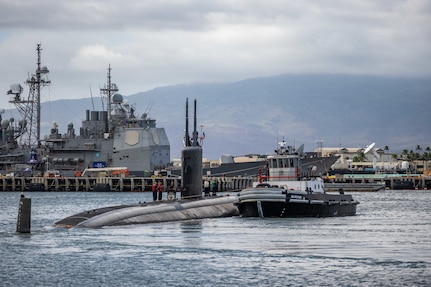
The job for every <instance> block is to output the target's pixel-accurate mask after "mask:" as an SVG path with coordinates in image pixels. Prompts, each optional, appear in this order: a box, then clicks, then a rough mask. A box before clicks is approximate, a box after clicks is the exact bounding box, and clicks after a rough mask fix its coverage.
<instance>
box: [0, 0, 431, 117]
mask: <svg viewBox="0 0 431 287" xmlns="http://www.w3.org/2000/svg"><path fill="white" fill-rule="evenodd" d="M38 43H41V44H42V48H43V51H42V64H43V65H44V66H47V67H48V69H49V70H50V75H49V77H50V80H51V81H52V84H51V86H50V88H49V89H45V90H44V91H43V93H42V101H49V100H57V99H64V98H68V99H70V98H84V97H90V87H91V91H92V93H93V95H95V94H96V95H99V92H98V89H99V86H100V85H102V84H103V83H105V80H106V73H107V67H108V64H111V66H112V68H113V71H112V76H113V81H114V82H115V83H116V84H117V85H118V86H119V88H120V92H121V93H122V94H123V95H130V94H134V93H138V92H141V91H146V90H149V89H152V88H154V87H157V86H161V85H170V84H178V83H190V82H214V81H215V82H219V81H236V80H242V79H245V78H250V77H260V76H270V75H276V74H283V73H354V74H374V75H390V76H421V77H423V76H425V77H430V76H431V1H429V0H405V1H400V0H378V1H376V0H357V1H348V0H319V1H315V0H309V1H307V0H297V1H293V0H279V1H277V0H265V1H262V0H222V1H215V0H214V1H209V0H208V1H203V0H195V1H193V0H177V1H174V0H165V1H154V0H151V1H147V0H122V1H112V0H111V1H108V0H85V1H82V0H68V1H63V0H38V1H33V0H13V1H11V0H0V63H1V65H0V74H1V77H0V87H1V89H0V92H1V91H2V93H3V95H4V96H3V97H1V98H0V99H1V101H0V104H1V105H0V108H6V109H8V108H12V107H13V106H12V105H11V104H9V103H8V100H9V96H7V95H6V92H7V90H9V86H10V84H13V83H21V84H22V85H23V83H24V82H25V80H26V79H27V76H28V74H29V73H34V71H35V68H36V59H37V58H36V45H37V44H38ZM24 88H25V94H28V87H27V86H24Z"/></svg>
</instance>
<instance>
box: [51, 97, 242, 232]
mask: <svg viewBox="0 0 431 287" xmlns="http://www.w3.org/2000/svg"><path fill="white" fill-rule="evenodd" d="M188 113H189V112H188V98H186V115H185V119H186V121H185V137H184V148H183V150H182V151H181V162H182V164H181V179H182V192H181V197H180V198H179V199H171V200H163V201H153V202H144V203H139V204H130V205H119V206H110V207H101V208H96V209H92V210H88V211H84V212H81V213H78V214H75V215H72V216H69V217H66V218H64V219H61V220H59V221H57V222H55V223H54V224H53V227H57V228H103V227H110V226H122V225H132V224H146V223H162V222H171V221H172V222H173V221H182V220H192V219H206V218H221V217H232V216H237V215H239V210H238V208H237V207H236V206H235V205H234V203H235V201H236V197H235V196H213V197H202V147H201V146H200V145H199V143H198V132H197V124H196V122H197V117H196V99H195V100H194V127H193V133H192V136H191V137H190V135H189V116H188Z"/></svg>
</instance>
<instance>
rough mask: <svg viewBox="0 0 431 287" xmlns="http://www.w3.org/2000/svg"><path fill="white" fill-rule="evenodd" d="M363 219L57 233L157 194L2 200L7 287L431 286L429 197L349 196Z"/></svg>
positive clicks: (1, 196)
mask: <svg viewBox="0 0 431 287" xmlns="http://www.w3.org/2000/svg"><path fill="white" fill-rule="evenodd" d="M352 194H353V195H354V198H355V199H358V200H359V201H360V205H358V210H357V215H356V216H352V217H336V218H288V219H260V218H240V217H232V218H217V219H205V220H193V221H185V222H171V223H163V224H147V225H134V226H125V227H110V228H102V229H79V228H77V229H58V228H53V227H52V224H53V223H54V222H55V221H58V220H60V219H62V218H64V217H67V216H70V215H73V214H76V213H78V212H82V211H85V210H90V209H94V208H99V207H106V206H112V205H120V204H130V203H138V202H143V201H150V200H151V197H152V194H151V193H136V192H135V193H133V192H129V193H119V192H117V193H115V192H112V193H96V192H31V193H30V192H29V193H25V196H26V197H30V198H31V200H32V211H31V224H32V225H31V233H30V234H18V233H16V232H15V231H16V224H17V215H18V207H19V206H18V204H19V198H20V193H19V192H3V193H0V286H430V283H431V213H430V211H431V191H430V190H411V191H402V190H401V191H400V190H398V191H391V190H386V191H379V192H375V193H352Z"/></svg>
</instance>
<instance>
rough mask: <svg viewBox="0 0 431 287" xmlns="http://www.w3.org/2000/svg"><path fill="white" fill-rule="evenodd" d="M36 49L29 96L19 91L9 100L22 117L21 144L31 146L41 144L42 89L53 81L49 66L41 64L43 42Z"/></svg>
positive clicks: (29, 82) (27, 82)
mask: <svg viewBox="0 0 431 287" xmlns="http://www.w3.org/2000/svg"><path fill="white" fill-rule="evenodd" d="M36 51H37V69H36V73H35V74H32V75H31V76H30V77H29V78H28V79H27V81H26V82H25V83H26V84H27V85H28V86H29V93H28V98H27V99H25V98H22V97H21V93H19V94H18V93H17V94H15V97H14V98H12V99H11V100H10V101H9V102H10V103H12V104H14V105H15V107H16V109H17V110H18V112H19V113H20V114H21V118H22V120H21V121H20V122H19V126H20V130H21V131H22V133H21V136H20V138H19V144H20V145H27V146H30V147H38V146H40V140H41V138H40V110H41V105H40V91H41V90H42V88H43V87H45V86H48V85H49V84H50V83H51V81H50V80H49V79H48V73H49V70H48V68H47V67H45V66H43V67H42V66H41V56H40V54H41V51H42V48H41V44H37V47H36Z"/></svg>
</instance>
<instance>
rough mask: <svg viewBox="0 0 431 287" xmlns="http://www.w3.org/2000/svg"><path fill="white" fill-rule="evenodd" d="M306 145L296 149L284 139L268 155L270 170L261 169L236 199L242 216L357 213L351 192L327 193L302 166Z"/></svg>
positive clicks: (320, 182) (347, 214)
mask: <svg viewBox="0 0 431 287" xmlns="http://www.w3.org/2000/svg"><path fill="white" fill-rule="evenodd" d="M302 150H303V145H302V146H301V147H300V148H299V149H298V150H295V149H294V148H293V147H291V146H287V144H286V142H285V141H284V140H283V141H282V142H280V143H279V148H278V149H277V150H276V151H275V152H276V154H274V155H272V156H268V163H267V164H268V174H267V175H263V174H262V172H260V175H259V181H258V182H255V183H254V184H253V188H250V189H245V190H242V191H240V192H239V193H238V195H237V202H236V203H235V204H236V205H237V207H238V209H239V213H240V215H241V216H242V217H332V216H352V215H355V214H356V206H357V205H358V204H359V202H358V201H356V200H354V199H353V197H352V195H347V194H344V191H343V190H342V189H341V190H340V191H339V194H327V193H326V192H325V189H324V182H323V179H322V178H321V177H319V176H316V175H315V174H314V171H313V169H311V170H302V169H301V167H302V165H301V158H302V153H303V152H302Z"/></svg>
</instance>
